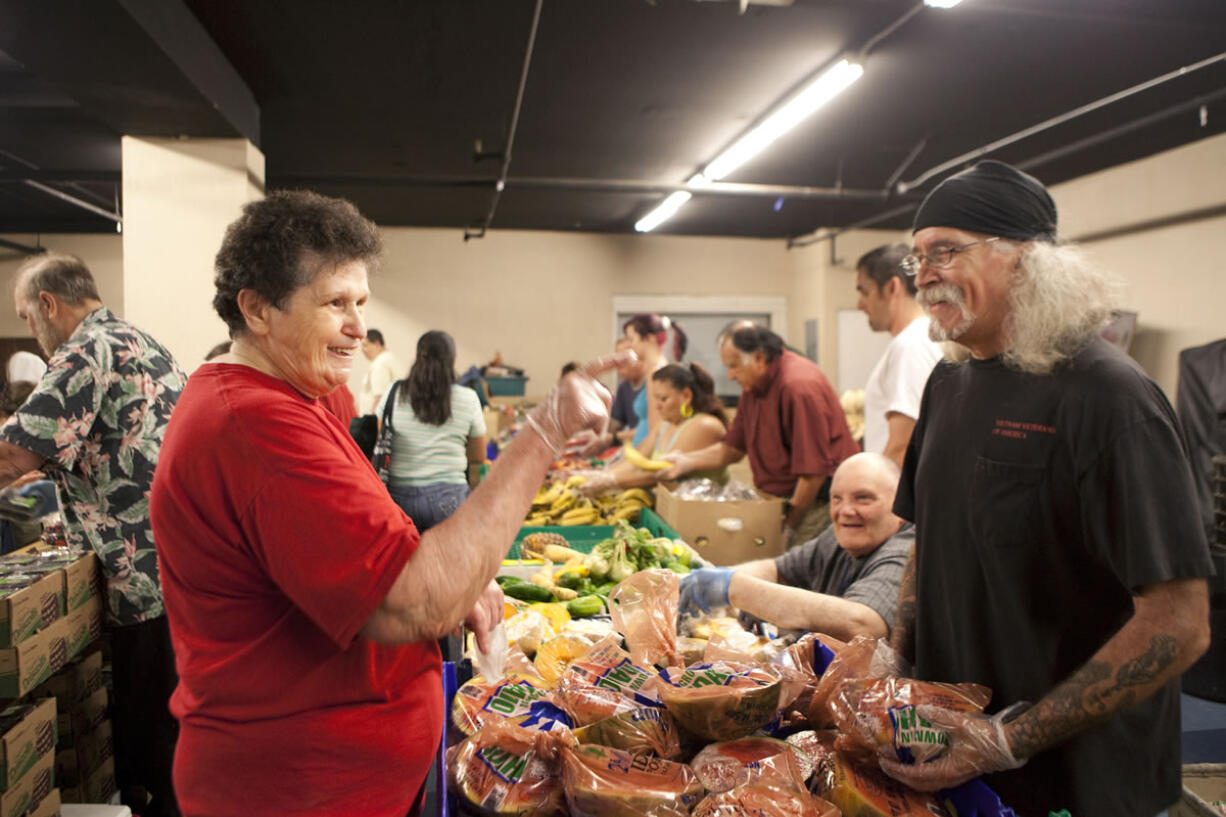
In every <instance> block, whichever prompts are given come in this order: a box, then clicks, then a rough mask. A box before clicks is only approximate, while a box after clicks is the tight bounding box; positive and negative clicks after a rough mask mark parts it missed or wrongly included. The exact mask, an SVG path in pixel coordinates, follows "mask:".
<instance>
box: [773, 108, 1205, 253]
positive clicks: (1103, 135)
mask: <svg viewBox="0 0 1226 817" xmlns="http://www.w3.org/2000/svg"><path fill="white" fill-rule="evenodd" d="M1224 97H1226V88H1221V89H1219V90H1217V91H1212V92H1210V93H1207V94H1202V95H1200V96H1198V97H1194V98H1192V99H1189V100H1186V101H1184V102H1180V103H1178V104H1176V105H1171V106H1170V107H1168V108H1163V109H1162V110H1160V111H1157V112H1156V113H1152V114H1148V115H1146V116H1142V117H1139V118H1137V119H1134V120H1132V121H1130V122H1125V123H1124V124H1122V125H1117V126H1115V127H1114V128H1108V129H1107V130H1105V131H1100V132H1099V133H1096V134H1094V135H1093V136H1087V137H1086V138H1085V139H1079V140H1078V141H1076V142H1072V143H1070V144H1067V145H1064V146H1063V147H1059V148H1056V149H1055V150H1050V151H1048V152H1047V153H1041V154H1039V155H1038V156H1034V157H1032V158H1030V159H1026V160H1024V161H1021V162H1017V163H1016V166H1017V167H1018V168H1020V169H1022V170H1030V169H1032V168H1035V167H1040V166H1042V165H1045V164H1047V163H1048V162H1053V161H1055V160H1057V159H1062V158H1064V157H1065V156H1068V155H1071V154H1073V153H1077V152H1079V151H1082V150H1086V149H1087V148H1092V147H1095V146H1097V145H1099V144H1102V143H1103V142H1106V141H1109V140H1111V139H1114V138H1115V137H1117V136H1121V135H1123V134H1125V133H1129V132H1131V131H1134V130H1138V129H1139V128H1143V127H1146V126H1148V125H1153V124H1156V123H1158V122H1161V121H1162V120H1163V119H1169V118H1170V117H1172V116H1176V115H1178V114H1180V113H1186V112H1187V111H1190V110H1194V109H1196V108H1199V107H1201V106H1202V105H1206V104H1208V103H1210V102H1214V101H1216V100H1219V99H1222V98H1224ZM918 205H919V203H918V201H916V202H914V203H912V204H908V205H906V206H903V207H896V208H894V209H891V210H886V211H885V212H882V213H878V214H877V215H875V216H870V217H869V218H867V219H863V220H861V221H857V222H855V223H854V224H849V225H847V226H846V227H841V228H839V229H837V230H832V231H830V232H827V233H823V234H822V235H819V236H814V237H811V238H789V239H788V241H787V248H788V249H789V250H790V249H794V248H796V247H808V246H810V245H812V244H818V243H820V242H822V241H827V240H832V239H834V238H837V237H838V236H840V235H842V234H843V233H845V232H847V231H849V230H856V229H859V228H861V227H870V226H872V225H873V224H877V223H879V222H882V221H885V220H887V219H891V218H893V217H894V216H901V215H904V214H906V213H908V212H910V211H912V210H914V209H916V207H918ZM1221 212H1222V208H1221V207H1220V206H1215V207H1211V208H1208V209H1206V210H1204V211H1199V210H1198V211H1195V212H1192V213H1183V214H1178V215H1175V216H1170V217H1169V218H1163V219H1155V220H1154V221H1153V222H1152V223H1150V222H1143V223H1140V224H1136V225H1130V226H1127V227H1119V228H1111V229H1110V230H1104V231H1102V232H1099V233H1091V234H1086V235H1081V236H1074V237H1072V238H1070V239H1068V240H1069V241H1072V242H1074V243H1077V244H1084V243H1086V242H1089V241H1101V240H1103V239H1105V238H1115V237H1117V236H1121V235H1129V234H1132V233H1137V232H1144V231H1146V230H1151V229H1156V228H1157V227H1166V226H1171V225H1175V224H1183V223H1187V222H1190V221H1199V220H1203V219H1205V218H1210V217H1214V216H1217V215H1221Z"/></svg>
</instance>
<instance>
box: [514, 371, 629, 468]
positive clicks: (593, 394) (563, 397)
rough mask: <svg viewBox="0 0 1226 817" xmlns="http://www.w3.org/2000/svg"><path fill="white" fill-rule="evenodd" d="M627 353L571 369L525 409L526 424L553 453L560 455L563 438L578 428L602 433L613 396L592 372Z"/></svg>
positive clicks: (573, 433) (572, 433) (564, 442)
mask: <svg viewBox="0 0 1226 817" xmlns="http://www.w3.org/2000/svg"><path fill="white" fill-rule="evenodd" d="M627 353H628V352H620V353H618V354H616V355H608V356H607V357H603V358H598V359H597V360H594V361H592V362H591V363H589V364H588V365H587V366H584V367H583V369H582V371H578V372H571V373H570V374H568V375H566V377H564V378H562V381H561V382H560V383H558V385H556V386H554V387H553V388H552V389H550V390H549V394H548V395H546V396H545V399H544V400H543V401H542V402H541V403H540V405H538V406H537V407H536V408H534V409H532V411H530V412H528V414H527V416H526V417H525V418H524V419H525V420H526V421H527V423H528V427H529V428H531V429H532V430H533V431H535V432H536V433H537V435H538V436H540V438H541V439H542V440H544V441H545V444H546V445H548V446H549V447H550V448H551V449H552V450H553V452H554V456H557V455H559V454H561V453H562V451H563V450H565V448H566V441H567V440H569V439H570V438H571V437H574V436H575V435H576V434H578V433H579V432H581V431H584V430H590V431H596V432H600V433H602V434H603V433H604V429H605V428H606V427H607V425H608V423H609V407H610V406H612V405H613V397H612V395H610V394H609V390H608V389H606V388H605V387H604V386H603V385H602V384H601V383H600V382H599V381H597V380H596V379H595V377H594V375H595V374H599V373H600V372H602V371H606V370H607V369H611V368H613V367H615V366H617V365H618V363H620V362H621V361H622V360H623V359H625V355H626V354H627ZM629 354H633V353H632V352H629ZM610 361H612V362H610Z"/></svg>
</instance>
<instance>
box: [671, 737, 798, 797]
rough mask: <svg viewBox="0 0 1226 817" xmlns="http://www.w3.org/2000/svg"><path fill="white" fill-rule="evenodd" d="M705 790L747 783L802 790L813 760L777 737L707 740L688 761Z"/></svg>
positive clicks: (729, 787)
mask: <svg viewBox="0 0 1226 817" xmlns="http://www.w3.org/2000/svg"><path fill="white" fill-rule="evenodd" d="M690 767H691V768H692V769H693V770H694V774H696V775H698V779H699V780H700V781H702V785H704V786H706V788H707V791H711V792H722V791H729V790H730V789H734V788H736V787H737V786H744V785H746V784H748V783H755V784H759V785H765V786H771V787H773V788H777V789H794V790H797V791H805V780H806V779H807V778H808V776H809V774H811V773H812V771H813V764H812V761H811V760H809V759H808V757H805V758H804V759H803V760H802V759H801V754H800V752H799V750H797V749H795V748H793V747H792V746H791V745H789V744H787V743H785V742H784V741H782V740H777V739H776V738H765V737H747V738H740V739H739V740H728V741H723V742H720V743H712V744H708V745H707V746H706V747H705V748H703V750H702V751H701V752H699V753H698V754H697V756H695V758H694V759H693V760H692V761H690Z"/></svg>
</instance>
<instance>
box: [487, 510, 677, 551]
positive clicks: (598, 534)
mask: <svg viewBox="0 0 1226 817" xmlns="http://www.w3.org/2000/svg"><path fill="white" fill-rule="evenodd" d="M635 527H641V528H646V529H647V530H648V531H649V532H650V533H651V535H652V536H663V537H667V538H669V539H680V538H681V537H680V536H678V535H677V532H676V531H675V530H673V529H672V528H671V527H669V525H668V523H667V522H665V521H664V520H663V519H661V518H660V515H659V514H657V513H656V512H655V511H653V510H652V509H651V508H643V510H642V511H641V515H640V516H639V521H638V524H637V525H635ZM613 529H614V528H613V526H612V525H554V526H549V527H528V526H524V527H522V528H520V529H519V533H518V534H516V536H515V543H514V544H513V545H511V550H510V551H508V552H507V559H518V558H519V543H520V542H522V541H523V539H524V537H525V536H527V535H528V534H530V533H557V534H561V535H562V536H564V537H566V541H567V542H569V543H570V546H571V548H573V549H575V550H577V551H579V552H581V553H591V552H592V548H594V547H595V546H596V543H597V542H600V541H602V540H604V539H608V538H609V537H610V536H612V535H613Z"/></svg>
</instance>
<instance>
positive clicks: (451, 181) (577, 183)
mask: <svg viewBox="0 0 1226 817" xmlns="http://www.w3.org/2000/svg"><path fill="white" fill-rule="evenodd" d="M0 178H2V177H0ZM500 181H501V180H499V179H493V178H473V177H471V176H353V175H328V174H325V175H298V174H290V175H279V176H275V177H272V178H271V179H269V187H273V188H290V187H295V188H299V187H306V188H310V187H332V186H341V187H434V188H439V189H446V188H471V189H478V190H496V189H497V187H498V185H499V183H500ZM502 185H503V187H504V188H505V189H507V190H516V189H522V190H557V191H573V192H576V193H672V192H675V191H678V190H687V191H689V192H691V193H693V194H694V195H695V196H761V197H770V198H779V197H783V198H789V199H858V200H868V201H884V200H885V199H886V198H887V197H888V194H887V191H885V190H872V189H867V190H866V189H861V188H856V187H808V186H802V185H778V184H743V183H740V182H711V183H709V184H705V185H690V184H686V183H685V182H675V183H674V182H657V181H643V180H639V179H568V178H560V177H548V176H521V177H512V178H508V179H506V180H505V181H502Z"/></svg>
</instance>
